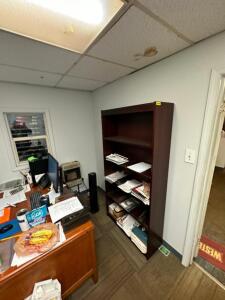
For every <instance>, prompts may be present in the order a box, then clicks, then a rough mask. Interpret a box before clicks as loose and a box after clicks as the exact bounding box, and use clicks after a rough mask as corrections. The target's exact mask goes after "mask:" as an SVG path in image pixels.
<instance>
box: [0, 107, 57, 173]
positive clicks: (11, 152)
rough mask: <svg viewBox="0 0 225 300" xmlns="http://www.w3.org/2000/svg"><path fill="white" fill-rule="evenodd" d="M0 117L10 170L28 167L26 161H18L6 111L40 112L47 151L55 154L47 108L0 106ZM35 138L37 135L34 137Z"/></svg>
mask: <svg viewBox="0 0 225 300" xmlns="http://www.w3.org/2000/svg"><path fill="white" fill-rule="evenodd" d="M0 113H1V117H0V125H1V127H2V129H4V130H3V132H2V133H3V138H4V144H5V146H6V151H7V154H8V158H9V163H10V165H11V170H12V171H19V170H26V169H28V168H29V165H28V162H27V161H23V162H20V161H19V156H18V153H17V149H16V145H15V142H14V140H13V138H12V135H11V131H10V128H9V122H8V120H7V114H8V113H15V114H23V113H33V114H35V113H42V114H43V118H44V124H45V130H46V144H47V147H48V151H49V153H51V154H52V155H53V156H56V152H55V144H54V137H53V131H52V126H51V118H50V113H49V111H48V110H47V109H38V108H21V107H20V108H15V107H14V108H13V109H12V108H9V107H1V109H0ZM30 139H32V137H29V140H30ZM35 139H37V136H36V137H35Z"/></svg>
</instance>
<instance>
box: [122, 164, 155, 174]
mask: <svg viewBox="0 0 225 300" xmlns="http://www.w3.org/2000/svg"><path fill="white" fill-rule="evenodd" d="M151 167H152V165H150V164H147V163H145V162H139V163H137V164H134V165H131V166H128V167H127V168H128V169H130V170H133V171H135V172H137V173H142V172H145V171H147V170H148V169H150V168H151Z"/></svg>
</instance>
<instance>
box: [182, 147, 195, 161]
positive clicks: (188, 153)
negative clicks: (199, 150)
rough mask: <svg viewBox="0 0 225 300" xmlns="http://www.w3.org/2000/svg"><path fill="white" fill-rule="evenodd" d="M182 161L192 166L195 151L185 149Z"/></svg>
mask: <svg viewBox="0 0 225 300" xmlns="http://www.w3.org/2000/svg"><path fill="white" fill-rule="evenodd" d="M184 161H185V162H187V163H189V164H194V162H195V150H193V149H190V148H186V152H185V158H184Z"/></svg>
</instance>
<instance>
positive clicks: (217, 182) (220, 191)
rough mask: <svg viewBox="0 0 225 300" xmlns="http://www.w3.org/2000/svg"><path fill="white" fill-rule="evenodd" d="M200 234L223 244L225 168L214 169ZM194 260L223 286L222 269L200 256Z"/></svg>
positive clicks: (224, 236)
mask: <svg viewBox="0 0 225 300" xmlns="http://www.w3.org/2000/svg"><path fill="white" fill-rule="evenodd" d="M202 234H203V235H205V236H207V237H209V238H211V239H212V240H214V241H216V242H218V243H221V244H224V245H225V170H224V169H221V168H215V171H214V175H213V181H212V186H211V190H210V195H209V202H208V206H207V211H206V217H205V222H204V226H203V233H202ZM195 261H196V262H197V263H198V264H199V265H200V266H201V267H202V268H204V269H205V270H206V271H207V272H208V273H210V274H211V275H212V276H213V277H215V278H216V279H217V280H219V281H220V282H221V283H222V284H223V285H224V286H225V272H224V271H222V270H220V269H218V268H216V267H214V266H213V265H212V264H210V263H209V262H207V261H206V260H205V259H203V258H201V257H197V258H196V259H195Z"/></svg>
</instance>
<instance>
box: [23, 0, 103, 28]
mask: <svg viewBox="0 0 225 300" xmlns="http://www.w3.org/2000/svg"><path fill="white" fill-rule="evenodd" d="M27 2H28V3H32V4H35V5H37V6H40V7H43V8H46V9H48V10H50V11H54V12H55V13H58V14H62V15H65V16H67V17H70V18H73V19H76V20H79V21H82V22H85V23H88V24H99V23H100V22H102V20H103V16H104V11H103V5H102V3H101V1H100V0H75V1H74V0H27Z"/></svg>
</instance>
